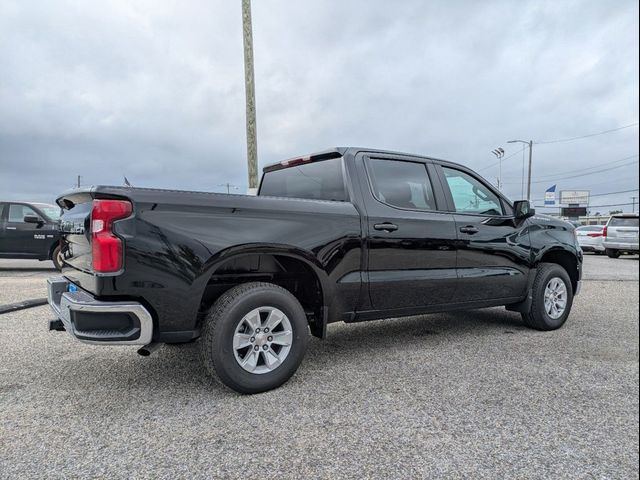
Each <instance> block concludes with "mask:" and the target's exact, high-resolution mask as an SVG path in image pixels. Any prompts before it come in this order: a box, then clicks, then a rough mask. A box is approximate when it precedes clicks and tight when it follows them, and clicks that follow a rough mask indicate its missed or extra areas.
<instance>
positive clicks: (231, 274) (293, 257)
mask: <svg viewBox="0 0 640 480" xmlns="http://www.w3.org/2000/svg"><path fill="white" fill-rule="evenodd" d="M200 279H201V280H200V281H201V288H200V289H199V290H200V291H201V295H200V303H199V307H198V317H199V318H198V323H200V322H201V319H202V318H203V316H204V314H205V313H206V312H207V311H208V309H209V308H210V307H211V306H212V305H213V304H214V303H215V301H216V300H217V299H218V298H219V297H220V295H222V294H223V293H224V292H226V291H227V290H229V289H230V288H233V287H234V286H236V285H240V284H242V283H248V282H252V281H265V282H269V283H274V284H276V285H280V286H281V287H283V288H285V289H286V290H288V291H289V292H291V293H292V294H293V295H294V296H295V297H296V298H297V299H298V301H299V302H300V304H301V305H302V306H303V308H304V309H305V312H306V313H307V316H308V320H309V327H310V329H311V333H312V334H313V335H314V336H317V337H320V338H324V336H325V334H326V324H327V318H328V310H329V306H328V305H327V304H328V303H329V301H328V299H330V298H332V297H331V295H332V291H331V288H330V282H329V281H328V276H327V274H326V272H324V270H323V269H322V268H321V266H320V265H319V263H318V260H317V259H316V257H315V256H314V255H313V254H312V253H311V252H308V251H305V250H303V249H299V248H292V247H290V246H286V245H274V244H268V245H264V244H252V245H243V246H234V247H230V248H228V249H225V250H222V251H220V252H219V253H218V254H216V255H215V256H214V257H212V258H211V259H210V260H209V261H208V262H207V263H206V265H205V267H204V268H203V272H202V274H201V275H200Z"/></svg>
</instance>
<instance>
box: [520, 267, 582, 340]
mask: <svg viewBox="0 0 640 480" xmlns="http://www.w3.org/2000/svg"><path fill="white" fill-rule="evenodd" d="M554 277H557V278H560V279H561V280H562V281H563V282H564V284H565V287H566V296H567V303H566V306H565V310H564V312H563V314H562V315H561V316H560V317H558V318H556V319H554V318H552V317H551V316H550V315H549V314H548V313H547V311H546V309H545V306H544V294H545V289H546V287H547V284H548V283H549V281H550V280H551V279H553V278H554ZM532 290H533V292H532V293H533V295H532V298H533V301H532V302H531V308H530V309H529V311H528V312H526V313H523V314H522V319H523V320H524V322H525V324H526V325H527V326H529V327H531V328H534V329H536V330H543V331H547V330H556V329H558V328H560V327H561V326H562V325H564V322H566V320H567V318H568V317H569V314H570V313H571V306H572V305H573V287H572V285H571V279H570V278H569V274H568V273H567V271H566V270H565V269H564V268H562V267H561V266H560V265H558V264H557V263H541V264H540V265H539V266H538V271H537V273H536V278H535V280H534V281H533V287H532Z"/></svg>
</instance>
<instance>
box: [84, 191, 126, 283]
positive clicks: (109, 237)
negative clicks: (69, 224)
mask: <svg viewBox="0 0 640 480" xmlns="http://www.w3.org/2000/svg"><path fill="white" fill-rule="evenodd" d="M131 211H132V208H131V203H130V202H128V201H126V200H94V201H93V206H92V208H91V253H92V255H93V270H94V272H97V273H113V272H117V271H118V270H120V269H121V268H122V240H121V239H120V238H119V237H117V236H116V235H115V234H114V233H113V222H114V221H115V220H119V219H121V218H125V217H128V216H129V215H131Z"/></svg>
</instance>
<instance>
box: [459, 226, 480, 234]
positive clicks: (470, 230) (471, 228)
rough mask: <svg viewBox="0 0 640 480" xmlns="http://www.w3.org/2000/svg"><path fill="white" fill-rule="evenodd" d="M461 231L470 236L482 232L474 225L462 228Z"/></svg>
mask: <svg viewBox="0 0 640 480" xmlns="http://www.w3.org/2000/svg"><path fill="white" fill-rule="evenodd" d="M460 231H461V232H462V233H468V234H469V235H473V234H474V233H478V232H479V231H480V230H478V229H477V228H476V227H474V226H473V225H467V226H466V227H460Z"/></svg>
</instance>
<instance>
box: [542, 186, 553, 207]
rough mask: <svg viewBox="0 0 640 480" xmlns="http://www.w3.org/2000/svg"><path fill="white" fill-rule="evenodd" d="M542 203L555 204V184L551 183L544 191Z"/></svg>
mask: <svg viewBox="0 0 640 480" xmlns="http://www.w3.org/2000/svg"><path fill="white" fill-rule="evenodd" d="M544 204H545V205H555V204H556V186H555V185H552V186H551V187H549V188H547V190H546V191H545V192H544Z"/></svg>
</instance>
